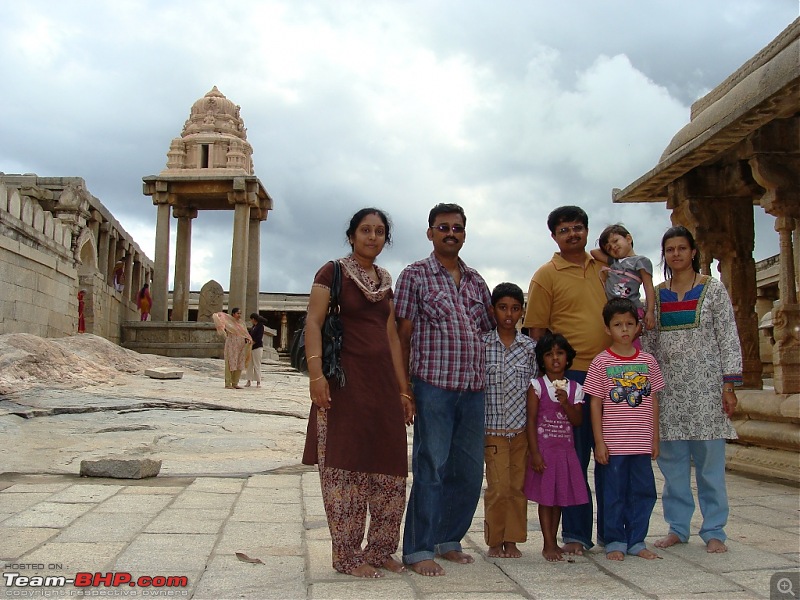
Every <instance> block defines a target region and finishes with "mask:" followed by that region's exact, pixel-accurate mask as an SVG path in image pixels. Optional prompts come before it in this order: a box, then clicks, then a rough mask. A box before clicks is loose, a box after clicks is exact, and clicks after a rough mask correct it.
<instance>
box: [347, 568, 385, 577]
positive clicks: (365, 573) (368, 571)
mask: <svg viewBox="0 0 800 600" xmlns="http://www.w3.org/2000/svg"><path fill="white" fill-rule="evenodd" d="M348 575H352V576H353V577H370V578H374V579H377V578H379V577H383V573H380V572H378V571H376V570H375V567H373V566H372V565H366V564H365V565H360V566H358V567H356V568H355V569H353V570H352V571H350V572H349V573H348Z"/></svg>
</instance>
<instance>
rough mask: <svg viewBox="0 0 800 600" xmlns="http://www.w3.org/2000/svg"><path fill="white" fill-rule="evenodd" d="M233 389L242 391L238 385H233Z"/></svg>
mask: <svg viewBox="0 0 800 600" xmlns="http://www.w3.org/2000/svg"><path fill="white" fill-rule="evenodd" d="M233 389H235V390H240V389H242V386H240V385H235V386H233Z"/></svg>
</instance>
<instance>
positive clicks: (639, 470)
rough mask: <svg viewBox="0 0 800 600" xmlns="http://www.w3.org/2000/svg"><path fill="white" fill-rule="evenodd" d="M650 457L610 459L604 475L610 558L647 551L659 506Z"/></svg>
mask: <svg viewBox="0 0 800 600" xmlns="http://www.w3.org/2000/svg"><path fill="white" fill-rule="evenodd" d="M650 461H651V458H650V455H649V454H623V455H612V456H609V457H608V464H607V465H597V466H596V467H595V469H601V470H602V471H603V498H604V500H605V524H604V530H603V537H604V540H603V541H605V544H606V554H608V553H609V552H616V551H619V552H622V553H623V554H626V553H627V554H639V552H641V551H642V550H644V549H645V548H646V546H645V543H644V538H646V537H647V529H648V528H649V526H650V515H651V514H652V513H653V507H654V506H655V505H656V498H657V496H656V480H655V477H653V466H652V465H651V464H650Z"/></svg>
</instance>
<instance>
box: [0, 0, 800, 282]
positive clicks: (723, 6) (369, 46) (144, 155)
mask: <svg viewBox="0 0 800 600" xmlns="http://www.w3.org/2000/svg"><path fill="white" fill-rule="evenodd" d="M0 6H2V11H3V18H2V19H1V20H0V88H2V93H0V115H2V117H0V171H2V172H5V173H36V174H37V175H39V176H80V177H83V178H84V179H85V180H86V183H87V187H88V189H89V191H90V192H91V193H92V194H94V195H95V196H97V197H98V198H99V199H100V200H101V201H102V202H103V203H104V204H105V205H106V206H107V207H108V208H109V209H110V210H111V211H112V213H113V214H114V216H115V217H116V218H117V219H118V220H119V221H120V222H121V223H122V225H123V227H125V229H126V230H127V231H128V232H129V233H131V234H132V235H133V237H134V239H135V240H136V241H137V242H138V243H139V245H140V246H141V247H142V248H143V249H144V250H145V252H146V253H147V254H148V255H149V256H150V257H151V258H153V257H154V256H153V247H154V237H155V220H156V210H155V207H154V206H153V205H152V201H151V199H150V198H148V197H145V196H143V195H142V182H141V179H142V177H144V176H148V175H156V174H158V173H159V172H160V171H161V170H162V169H164V168H165V166H166V152H167V150H168V148H169V144H170V141H171V140H172V139H173V138H175V137H178V136H179V135H180V133H181V129H182V127H183V123H184V121H185V120H186V118H187V117H188V116H189V109H190V108H191V106H192V104H193V103H194V102H195V101H196V100H197V99H198V98H200V97H202V96H203V95H204V94H205V93H206V92H208V91H209V90H210V89H211V88H212V87H213V86H215V85H216V86H217V87H218V88H219V90H220V91H221V92H222V93H223V94H225V95H226V96H227V97H228V98H229V99H230V100H232V101H233V102H235V103H236V104H238V105H240V106H241V115H242V117H243V119H244V121H245V126H246V127H247V134H248V141H249V142H250V143H251V144H252V146H253V148H254V154H253V159H254V163H255V172H256V175H258V177H259V178H260V179H261V181H262V183H263V184H264V186H265V187H266V189H267V190H268V191H269V192H270V195H271V196H272V197H273V199H274V202H275V207H274V210H273V211H272V212H271V214H270V216H269V219H268V220H267V222H266V223H264V224H263V229H262V238H261V239H262V251H261V255H262V260H261V290H262V291H270V292H307V291H308V289H309V288H310V284H311V280H312V278H313V275H314V273H315V271H316V269H317V268H318V267H319V266H320V265H321V264H322V263H323V262H324V261H326V260H328V259H329V258H332V257H335V256H342V255H344V254H346V252H347V250H349V246H347V245H346V243H345V236H344V231H345V229H346V227H347V223H348V220H349V218H350V216H351V215H352V214H353V213H354V212H355V211H356V210H358V209H359V208H362V207H364V206H378V207H380V208H383V209H385V210H386V211H387V212H388V213H389V214H390V216H391V217H392V219H393V222H394V245H393V246H391V247H389V248H387V249H386V250H384V253H383V254H382V255H381V257H380V261H379V262H381V263H382V264H383V265H384V266H386V267H387V268H388V269H389V270H390V271H391V272H392V274H393V275H394V276H395V277H396V276H397V274H398V273H399V272H400V270H401V269H402V268H403V267H404V266H405V265H406V264H408V263H410V262H412V261H414V260H418V259H420V258H423V257H425V256H427V255H428V254H429V253H430V250H431V247H430V243H429V242H428V241H427V239H426V238H425V229H426V227H427V214H428V211H429V210H430V208H431V207H432V206H433V205H434V204H436V203H438V202H457V203H459V204H461V205H462V206H464V208H465V210H466V213H467V218H468V222H467V230H468V235H467V242H466V245H465V247H464V250H463V251H462V257H463V258H464V259H465V260H466V261H467V262H468V263H469V264H470V265H472V266H475V267H476V268H478V269H479V270H480V271H481V272H482V273H483V275H484V277H485V278H486V280H487V282H488V283H489V285H490V286H493V285H495V284H497V283H499V282H500V281H504V280H508V281H513V282H516V283H518V284H519V285H520V286H522V287H523V289H527V284H528V281H529V280H530V277H531V274H532V273H533V271H534V270H535V269H536V268H537V267H538V266H539V265H540V264H541V263H543V262H544V261H546V260H548V258H549V257H550V256H551V255H552V252H553V251H554V249H555V245H554V243H553V241H552V239H551V238H550V236H549V232H548V231H547V227H546V225H545V220H546V216H547V214H548V212H549V211H550V210H551V209H553V208H555V207H556V206H559V205H562V204H578V205H581V206H583V207H584V208H585V209H586V211H587V212H588V213H589V217H590V239H591V240H595V239H596V238H597V235H598V234H599V233H600V230H601V229H602V228H603V227H604V226H605V225H606V224H608V223H611V222H618V221H621V222H624V223H625V224H626V225H627V226H628V228H629V229H630V230H631V231H632V233H633V236H634V239H635V240H636V247H637V250H639V251H640V252H641V253H643V254H646V255H648V256H650V257H651V258H652V259H653V262H654V263H657V262H658V252H659V248H658V241H659V239H660V235H661V233H663V231H664V230H665V229H666V228H667V227H668V226H669V216H668V212H667V211H666V208H665V206H664V205H663V204H652V205H651V204H636V205H614V204H612V203H611V190H612V188H614V187H619V188H622V187H625V186H627V185H628V184H629V183H631V182H632V181H633V180H635V179H636V178H638V177H639V176H640V175H642V174H643V173H644V172H646V171H647V170H649V169H651V168H652V167H653V166H654V165H655V164H656V162H657V161H658V158H659V156H660V155H661V152H662V151H663V149H664V148H665V147H666V145H667V144H668V143H669V141H670V139H671V138H672V136H673V135H674V134H675V133H676V132H677V131H678V130H679V129H680V128H681V127H682V126H683V125H685V124H686V123H687V122H688V120H689V107H690V105H691V103H692V102H693V101H694V100H696V99H697V98H699V97H700V96H702V95H703V94H705V93H707V92H708V91H709V90H711V89H712V88H713V87H714V86H716V85H717V84H719V83H720V82H721V81H723V80H724V79H725V78H726V77H727V76H728V75H729V74H730V73H731V72H733V71H734V70H735V69H737V68H738V67H739V66H740V65H741V64H742V63H744V62H745V61H746V60H748V59H749V58H750V57H751V56H752V55H753V54H755V53H756V52H757V51H759V50H760V49H761V48H763V47H764V46H765V45H766V44H768V43H769V42H770V41H771V40H772V39H773V38H774V37H775V36H776V35H777V34H778V33H780V31H782V30H783V29H784V28H785V27H786V26H787V25H788V24H789V23H791V22H792V21H793V20H794V19H795V18H797V16H798V1H797V0H702V1H700V0H663V1H656V0H569V1H566V0H564V1H560V2H554V1H552V0H546V1H545V0H525V1H523V0H495V1H492V2H489V1H487V0H480V1H479V0H393V1H381V0H362V1H349V0H335V1H334V0H319V1H314V2H312V1H304V0H283V1H280V0H278V1H270V0H253V1H248V0H240V1H238V2H235V3H233V2H218V1H215V2H207V1H204V0H199V1H198V0H191V1H183V0H172V1H170V2H163V1H162V0H152V1H146V0H140V1H135V0H116V1H115V2H106V1H96V2H90V1H79V0H72V1H62V2H58V1H55V0H52V1H44V0H26V1H25V2H11V1H8V0H6V1H3V2H0ZM757 216H759V217H762V218H759V219H758V220H759V225H758V231H757V241H756V258H757V259H760V258H765V257H767V256H770V255H772V254H774V253H776V252H777V242H776V239H775V234H774V232H773V231H772V219H771V218H769V217H766V216H763V214H762V212H761V210H760V209H758V210H757ZM174 223H175V221H174V220H173V227H172V229H173V234H174V231H175V229H176V227H175V225H174ZM232 226H233V213H232V212H225V213H217V212H211V213H201V214H200V216H199V217H198V218H197V219H196V220H195V221H194V224H193V243H192V253H193V254H192V267H191V279H192V289H199V288H200V287H201V286H202V285H203V284H204V283H205V282H206V281H208V280H209V279H211V278H214V279H216V280H217V281H219V282H220V283H221V284H222V285H223V287H225V288H226V289H227V287H228V282H229V277H230V252H231V248H230V240H231V231H232ZM172 248H173V251H174V241H173V244H172ZM171 268H172V261H171ZM171 279H172V276H171V275H170V280H171Z"/></svg>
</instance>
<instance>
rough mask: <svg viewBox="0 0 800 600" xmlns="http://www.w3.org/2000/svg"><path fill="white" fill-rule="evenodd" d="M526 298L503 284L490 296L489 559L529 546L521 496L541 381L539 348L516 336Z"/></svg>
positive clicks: (487, 396) (512, 555) (487, 405)
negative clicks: (530, 417)
mask: <svg viewBox="0 0 800 600" xmlns="http://www.w3.org/2000/svg"><path fill="white" fill-rule="evenodd" d="M523 304H524V296H523V294H522V290H521V289H520V288H519V286H517V285H514V284H513V283H501V284H499V285H498V286H497V287H495V288H494V290H493V291H492V310H493V313H494V317H495V321H497V328H496V329H494V330H492V331H490V332H488V333H486V334H484V336H483V340H484V342H485V343H486V389H485V409H486V410H485V423H486V433H485V441H484V460H485V462H486V493H485V494H484V497H483V503H484V525H483V535H484V539H485V540H486V544H487V545H488V546H489V552H488V555H489V556H492V557H496V558H519V557H520V556H522V553H521V552H520V551H519V549H517V544H518V543H522V542H525V541H526V540H527V530H528V527H527V525H528V518H527V517H528V515H527V510H528V500H527V498H526V497H525V494H524V492H523V491H522V486H523V484H524V483H525V461H526V456H527V453H528V441H527V437H526V435H525V424H526V419H527V411H526V398H527V396H526V392H527V390H528V386H529V385H530V381H531V379H532V378H535V377H536V376H537V375H538V369H537V366H536V355H535V353H534V349H535V348H536V342H534V341H533V340H532V339H530V338H529V337H528V336H526V335H522V334H521V333H520V332H519V331H517V323H518V322H519V320H520V319H521V318H522V314H523V313H522V305H523Z"/></svg>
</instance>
